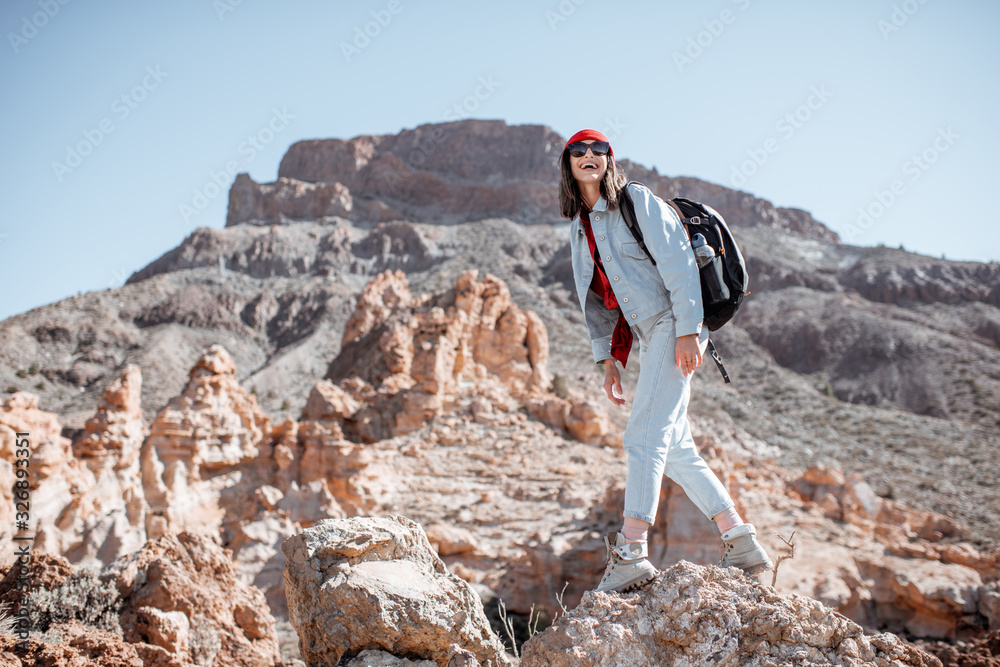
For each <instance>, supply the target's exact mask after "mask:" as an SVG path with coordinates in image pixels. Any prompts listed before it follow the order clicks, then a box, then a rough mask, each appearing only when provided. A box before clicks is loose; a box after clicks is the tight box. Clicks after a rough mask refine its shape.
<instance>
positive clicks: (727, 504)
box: [708, 498, 736, 521]
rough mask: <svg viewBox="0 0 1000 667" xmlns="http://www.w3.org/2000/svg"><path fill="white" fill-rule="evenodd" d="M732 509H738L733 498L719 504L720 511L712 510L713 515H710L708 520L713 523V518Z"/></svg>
mask: <svg viewBox="0 0 1000 667" xmlns="http://www.w3.org/2000/svg"><path fill="white" fill-rule="evenodd" d="M730 507H736V503H735V502H734V501H733V500H732V498H730V499H729V500H725V501H723V502H721V503H719V505H718V509H713V510H710V511H711V514H709V515H708V520H709V521H711V520H712V517H715V516H719V513H720V512H725V511H726V510H727V509H729V508H730Z"/></svg>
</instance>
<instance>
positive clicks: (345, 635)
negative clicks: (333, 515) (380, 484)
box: [281, 516, 510, 667]
mask: <svg viewBox="0 0 1000 667" xmlns="http://www.w3.org/2000/svg"><path fill="white" fill-rule="evenodd" d="M281 548H282V551H283V552H284V554H285V558H286V559H287V565H286V567H285V588H286V594H287V598H288V610H289V618H290V620H291V623H292V625H293V626H294V627H295V630H296V631H297V632H298V635H299V647H300V651H301V654H302V659H303V660H305V662H306V663H308V664H329V665H333V664H338V662H339V661H340V660H341V658H342V657H343V656H344V655H345V654H348V653H349V654H352V655H356V654H358V653H360V652H361V651H364V650H367V649H375V650H383V651H386V652H389V653H392V654H394V655H399V656H415V657H418V658H421V659H429V660H434V661H435V662H436V663H437V664H439V665H445V664H448V661H449V650H450V648H451V646H452V645H453V644H456V643H457V644H459V646H460V648H463V649H465V650H467V651H469V652H471V653H472V654H474V655H475V657H476V659H477V660H478V661H479V662H480V663H482V664H483V665H492V666H493V667H498V666H500V665H508V664H510V661H509V660H508V658H507V656H506V654H505V653H504V650H503V645H502V644H501V643H500V640H499V639H498V638H497V637H496V635H494V634H493V632H492V631H491V630H490V625H489V622H488V621H487V620H486V616H485V614H484V613H483V607H482V603H481V602H480V601H479V598H478V597H477V596H476V594H475V593H474V592H473V590H472V588H471V587H469V585H468V584H466V583H465V582H464V581H462V580H461V579H459V578H458V577H455V576H454V575H452V574H450V573H449V572H448V570H447V568H446V567H445V565H444V563H443V562H442V561H441V559H440V558H438V556H437V554H435V553H434V550H433V549H432V548H431V545H430V542H428V540H427V535H426V534H425V533H424V531H423V529H422V528H421V527H420V525H419V524H417V523H415V522H413V521H411V520H409V519H407V518H405V517H398V516H391V517H379V518H361V517H356V518H352V519H335V520H329V521H323V522H320V523H318V524H317V525H315V526H313V527H312V528H308V529H306V530H304V531H303V532H302V533H300V534H298V535H295V536H293V537H291V538H289V539H288V540H287V541H285V543H284V544H283V545H282V547H281ZM451 653H452V655H454V653H455V651H454V650H452V651H451ZM379 664H381V663H379Z"/></svg>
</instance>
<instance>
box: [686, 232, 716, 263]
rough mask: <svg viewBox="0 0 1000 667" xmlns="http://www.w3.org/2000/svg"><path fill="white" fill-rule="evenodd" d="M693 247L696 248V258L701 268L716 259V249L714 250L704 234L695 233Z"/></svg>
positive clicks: (692, 241)
mask: <svg viewBox="0 0 1000 667" xmlns="http://www.w3.org/2000/svg"><path fill="white" fill-rule="evenodd" d="M691 247H692V248H693V249H694V256H695V259H697V260H698V268H699V269H700V268H702V267H704V266H705V265H706V264H708V263H709V262H711V261H712V260H713V259H715V251H714V250H712V246H710V245H708V241H706V240H705V236H704V235H702V234H695V235H694V236H692V237H691Z"/></svg>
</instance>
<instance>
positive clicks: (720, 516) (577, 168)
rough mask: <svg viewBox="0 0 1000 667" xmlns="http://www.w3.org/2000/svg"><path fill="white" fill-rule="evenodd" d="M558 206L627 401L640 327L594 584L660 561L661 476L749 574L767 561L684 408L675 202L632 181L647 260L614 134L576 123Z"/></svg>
mask: <svg viewBox="0 0 1000 667" xmlns="http://www.w3.org/2000/svg"><path fill="white" fill-rule="evenodd" d="M560 168H561V176H562V177H561V184H560V190H559V205H560V208H561V209H562V211H561V212H562V215H563V217H565V218H569V219H571V220H572V221H573V224H572V225H571V226H570V247H571V250H572V260H573V278H574V280H575V282H576V291H577V296H578V298H579V299H580V306H581V308H583V313H584V319H585V321H586V323H587V330H588V332H589V334H590V340H591V346H592V348H593V354H594V361H596V362H597V363H598V364H604V391H605V393H606V394H607V396H608V400H610V401H611V402H612V403H614V404H615V405H624V404H625V399H624V398H622V388H621V373H620V372H619V370H618V366H617V365H616V361H618V362H621V364H622V366H623V367H624V366H625V364H626V362H627V360H628V354H629V350H631V348H632V336H633V332H634V334H635V335H637V336H638V337H639V357H640V359H641V361H642V368H641V369H640V372H639V379H638V382H637V384H636V391H635V400H634V401H633V403H632V414H631V416H630V417H629V421H628V426H627V427H626V429H625V433H624V435H623V444H624V447H625V452H626V453H627V455H628V474H627V477H626V481H625V510H624V525H623V526H622V529H621V531H620V532H617V533H611V534H609V535H608V536H607V537H605V538H604V541H605V544H606V545H607V548H608V564H607V569H606V570H605V573H604V577H603V578H602V579H601V583H600V585H599V586H598V587H597V590H598V591H619V590H624V589H626V588H629V587H632V586H635V585H637V584H640V583H642V582H643V581H646V580H647V579H649V578H650V577H652V576H653V575H654V574H656V568H654V567H653V565H652V564H651V563H650V562H649V560H648V557H647V556H648V550H647V546H646V538H647V533H648V529H649V526H650V525H651V524H652V523H653V519H654V518H655V514H656V506H657V503H658V501H659V495H660V482H661V478H662V475H667V476H668V477H670V478H671V479H672V480H674V481H675V482H677V483H678V484H679V485H680V486H681V488H683V489H684V491H685V492H686V493H687V495H688V497H689V498H690V499H691V500H692V501H693V502H694V503H695V505H697V506H698V508H699V509H700V510H701V511H702V512H703V513H704V514H705V516H706V517H708V518H710V519H711V520H713V521H715V523H716V524H717V526H718V528H719V532H720V533H721V534H722V542H723V544H724V545H725V556H724V557H723V558H722V561H721V562H720V563H719V564H720V565H721V566H723V567H734V566H735V567H739V568H741V569H743V570H744V571H746V572H748V573H751V574H753V573H757V572H761V571H763V570H766V569H770V568H771V567H772V565H771V561H770V559H769V558H768V556H767V553H766V552H765V551H764V549H763V548H762V547H761V546H760V544H759V543H758V542H757V538H756V531H755V529H754V527H753V526H752V525H751V524H748V523H744V522H743V521H742V519H741V518H740V516H739V514H738V513H737V512H736V510H735V509H734V503H733V500H732V498H731V497H730V496H729V493H728V492H727V491H726V488H725V487H724V486H722V484H721V483H720V482H719V479H718V477H716V475H715V473H713V472H712V470H711V469H710V468H709V467H708V466H707V465H706V464H705V461H704V460H703V459H702V458H701V455H700V454H699V453H698V449H697V448H696V447H695V444H694V440H693V439H692V438H691V428H690V425H689V424H688V419H687V405H688V397H689V396H690V393H691V375H692V373H694V371H695V369H696V368H698V367H699V366H700V365H701V362H702V355H703V354H704V351H705V348H706V346H707V341H708V331H707V329H704V328H703V327H702V318H703V313H702V305H701V284H700V282H699V278H698V269H697V265H696V263H695V258H694V254H693V253H692V251H691V245H690V241H689V240H688V238H687V234H686V233H685V231H684V225H683V224H682V223H681V220H680V218H679V217H678V216H677V214H676V213H675V212H674V210H673V209H672V208H671V207H670V206H669V205H667V204H666V203H664V202H663V201H662V200H661V199H659V198H658V197H656V196H655V195H654V194H653V193H652V192H650V191H649V190H648V189H647V188H645V187H642V186H640V185H638V184H632V185H631V186H629V194H630V195H631V197H632V201H633V202H634V203H635V213H636V218H637V220H638V223H639V227H640V228H641V230H642V232H643V238H644V240H645V242H646V247H647V249H648V250H649V252H650V254H652V256H653V258H654V259H655V260H656V265H655V266H654V265H653V263H652V262H651V261H650V260H649V257H648V256H647V255H646V254H645V253H644V252H643V250H642V248H641V247H640V246H639V244H638V243H637V242H636V240H635V238H634V237H633V236H632V233H631V232H630V231H629V229H628V227H627V225H626V224H625V221H624V219H623V218H622V215H621V213H620V212H619V208H618V203H619V199H620V197H621V196H622V189H623V188H624V187H625V183H626V179H625V175H624V174H623V173H622V172H621V171H620V170H619V169H618V166H617V164H616V163H615V157H614V151H612V150H611V144H610V142H609V141H608V139H607V137H605V136H604V135H603V134H601V133H600V132H597V131H596V130H582V131H580V132H577V133H576V134H574V135H573V136H572V137H570V139H569V141H567V142H566V146H565V147H564V148H563V152H562V156H561V158H560Z"/></svg>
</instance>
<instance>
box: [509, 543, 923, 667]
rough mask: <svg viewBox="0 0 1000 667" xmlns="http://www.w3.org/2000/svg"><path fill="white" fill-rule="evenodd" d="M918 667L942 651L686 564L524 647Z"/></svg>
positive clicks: (566, 619) (592, 600) (570, 616)
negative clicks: (928, 649)
mask: <svg viewBox="0 0 1000 667" xmlns="http://www.w3.org/2000/svg"><path fill="white" fill-rule="evenodd" d="M690 664H696V665H732V666H735V665H761V666H763V665H775V666H778V665H800V664H801V665H806V664H823V665H878V666H884V667H889V666H890V665H892V666H894V667H895V666H902V665H914V666H917V665H919V666H921V667H924V666H926V667H930V666H932V665H934V666H940V664H941V663H940V661H938V659H937V658H935V657H933V656H931V655H929V654H927V653H925V652H924V651H922V650H920V649H918V648H916V647H914V646H911V645H909V644H906V643H904V642H903V641H902V640H900V639H899V638H897V637H896V636H894V635H891V634H878V635H866V634H865V632H864V630H863V629H862V628H861V626H860V625H858V624H856V623H854V622H853V621H850V620H848V619H847V618H845V617H843V616H841V615H840V614H838V613H837V612H835V611H834V610H832V609H830V608H829V607H826V606H824V605H823V604H822V603H820V602H818V601H816V600H812V599H810V598H807V597H803V596H799V595H783V594H780V593H777V592H775V591H774V590H773V589H771V588H768V587H764V586H761V585H760V584H758V583H757V582H755V581H752V580H751V579H750V578H748V577H744V576H741V575H740V574H739V571H738V570H736V569H735V568H730V569H726V570H723V569H720V568H717V567H714V566H708V567H702V566H699V565H693V564H691V563H688V562H681V563H678V564H677V565H675V566H673V567H671V568H670V569H668V570H665V571H663V572H661V573H660V574H659V575H657V576H656V577H655V578H654V579H653V580H652V582H651V583H650V584H648V585H647V586H646V587H644V589H643V590H640V591H638V592H635V593H632V594H628V595H618V594H610V595H609V594H604V593H587V594H586V595H584V597H583V600H582V602H581V603H580V605H579V606H578V607H576V608H575V609H573V610H571V611H569V612H567V613H566V614H565V615H563V616H561V617H560V618H558V619H557V620H556V622H555V623H554V624H553V625H552V626H550V627H549V628H548V629H546V630H545V631H544V632H542V633H541V634H539V635H536V636H535V637H533V638H532V639H531V640H529V641H528V642H526V643H525V644H524V646H523V648H522V660H521V665H522V667H534V666H537V665H545V666H546V667H558V666H560V665H567V666H569V665H572V666H573V667H581V666H584V665H607V666H608V667H611V666H613V665H665V666H666V665H690Z"/></svg>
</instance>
